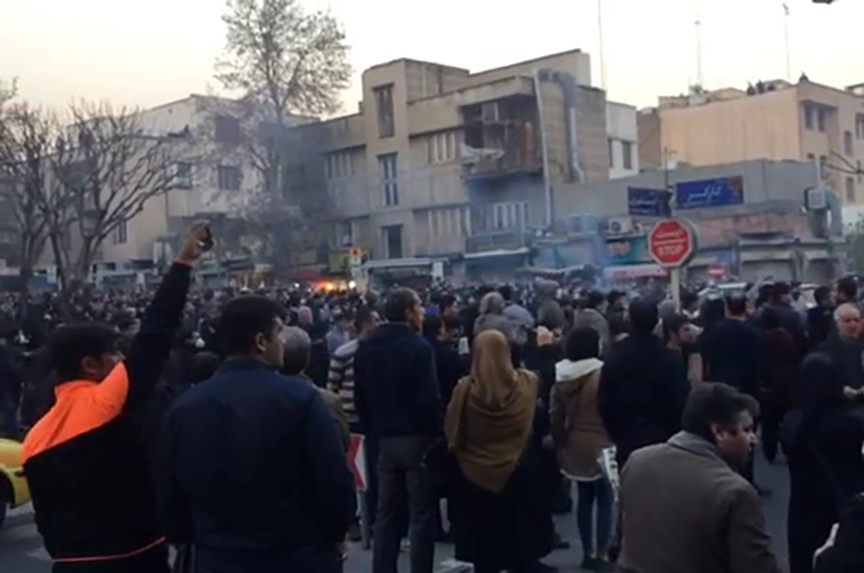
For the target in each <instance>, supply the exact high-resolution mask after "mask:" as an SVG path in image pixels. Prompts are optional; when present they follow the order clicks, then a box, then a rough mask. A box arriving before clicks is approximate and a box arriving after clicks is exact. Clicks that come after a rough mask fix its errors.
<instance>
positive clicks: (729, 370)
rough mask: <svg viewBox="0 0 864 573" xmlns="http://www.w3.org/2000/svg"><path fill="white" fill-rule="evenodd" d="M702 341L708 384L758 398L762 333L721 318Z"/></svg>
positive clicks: (760, 381) (761, 364)
mask: <svg viewBox="0 0 864 573" xmlns="http://www.w3.org/2000/svg"><path fill="white" fill-rule="evenodd" d="M790 334H792V333H791V332H790ZM792 337H793V339H794V338H795V337H794V334H793V336H792ZM701 342H702V348H701V349H702V359H703V360H704V362H705V372H706V380H707V381H708V382H722V383H724V384H728V385H730V386H732V387H734V388H737V389H738V390H740V391H741V392H745V393H747V394H750V395H751V396H758V395H759V389H760V386H761V384H762V379H763V375H764V372H765V369H764V362H765V351H764V349H763V337H762V334H761V333H760V332H759V330H758V329H757V328H756V327H755V326H753V325H752V324H750V323H749V322H746V321H743V320H732V319H724V320H721V321H720V322H719V323H718V324H717V326H715V327H714V328H713V329H712V330H711V332H710V335H709V336H707V337H705V338H704V339H703V340H702V341H701ZM796 349H797V342H796Z"/></svg>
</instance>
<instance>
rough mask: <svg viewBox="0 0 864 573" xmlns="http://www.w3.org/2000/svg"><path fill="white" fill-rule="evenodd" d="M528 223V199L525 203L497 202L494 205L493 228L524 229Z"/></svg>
mask: <svg viewBox="0 0 864 573" xmlns="http://www.w3.org/2000/svg"><path fill="white" fill-rule="evenodd" d="M527 224H528V202H527V201H526V202H523V203H496V204H495V205H493V210H492V228H493V229H524V228H525V226H526V225H527Z"/></svg>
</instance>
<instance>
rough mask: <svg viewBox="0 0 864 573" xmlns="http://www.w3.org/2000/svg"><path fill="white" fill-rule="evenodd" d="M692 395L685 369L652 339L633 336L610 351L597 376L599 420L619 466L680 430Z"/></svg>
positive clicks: (678, 359) (643, 335)
mask: <svg viewBox="0 0 864 573" xmlns="http://www.w3.org/2000/svg"><path fill="white" fill-rule="evenodd" d="M689 393H690V383H689V382H688V381H687V370H686V368H685V367H684V363H683V361H682V360H681V356H680V355H677V354H675V353H674V352H672V351H671V350H669V349H668V348H666V346H665V345H664V344H663V341H662V340H660V339H659V338H658V337H656V336H654V335H653V334H631V335H630V336H628V337H627V338H625V339H624V340H622V341H621V342H619V343H617V344H614V345H613V346H612V347H611V349H610V350H609V354H608V355H607V357H606V361H605V363H604V365H603V371H602V373H601V375H600V386H599V388H598V402H599V406H600V416H601V417H602V419H603V424H604V425H605V426H606V431H607V432H608V433H609V437H610V438H612V441H613V442H614V443H615V445H616V446H617V448H618V460H619V463H622V464H623V462H624V461H626V460H627V458H629V457H630V454H631V453H632V452H633V451H634V450H637V449H639V448H641V447H644V446H649V445H652V444H658V443H660V442H665V441H666V440H668V439H669V438H670V437H672V436H673V435H674V434H675V433H676V432H677V431H678V430H680V429H681V413H682V412H683V411H684V403H685V402H686V401H687V396H688V394H689Z"/></svg>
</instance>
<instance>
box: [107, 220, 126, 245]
mask: <svg viewBox="0 0 864 573" xmlns="http://www.w3.org/2000/svg"><path fill="white" fill-rule="evenodd" d="M126 225H127V222H126V221H120V223H119V224H118V225H117V226H116V227H114V231H113V232H112V233H111V239H112V242H113V243H114V244H115V245H125V244H126V241H127V240H128V239H129V236H128V233H129V229H128V228H127V227H126Z"/></svg>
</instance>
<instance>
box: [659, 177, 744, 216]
mask: <svg viewBox="0 0 864 573" xmlns="http://www.w3.org/2000/svg"><path fill="white" fill-rule="evenodd" d="M675 201H676V203H677V204H678V208H679V209H701V208H704V207H723V206H727V205H741V204H742V203H744V178H743V177H741V176H740V175H737V176H735V177H721V178H719V179H704V180H702V181H684V182H682V183H678V184H676V185H675Z"/></svg>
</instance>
